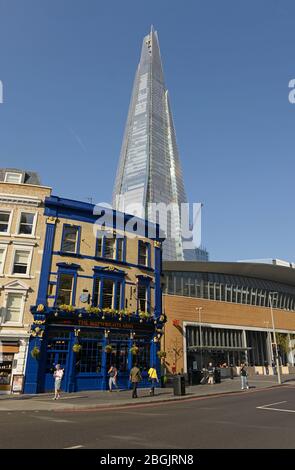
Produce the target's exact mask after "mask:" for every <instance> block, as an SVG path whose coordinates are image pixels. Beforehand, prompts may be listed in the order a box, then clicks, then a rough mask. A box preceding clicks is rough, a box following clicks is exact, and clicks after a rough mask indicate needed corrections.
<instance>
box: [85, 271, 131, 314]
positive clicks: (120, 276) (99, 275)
mask: <svg viewBox="0 0 295 470" xmlns="http://www.w3.org/2000/svg"><path fill="white" fill-rule="evenodd" d="M93 271H94V274H93V285H92V297H91V305H92V306H93V307H98V308H105V307H102V298H103V297H102V295H103V281H104V280H105V279H107V280H110V281H113V282H114V288H113V301H112V309H114V310H122V309H123V308H124V305H125V284H126V281H125V275H126V273H125V272H124V271H120V272H112V273H109V272H106V271H104V269H103V268H101V267H100V266H95V267H94V268H93ZM97 282H99V291H98V294H97V305H96V304H95V303H94V298H95V297H96V295H95V286H96V283H97ZM118 289H119V292H120V297H119V305H116V302H117V295H118Z"/></svg>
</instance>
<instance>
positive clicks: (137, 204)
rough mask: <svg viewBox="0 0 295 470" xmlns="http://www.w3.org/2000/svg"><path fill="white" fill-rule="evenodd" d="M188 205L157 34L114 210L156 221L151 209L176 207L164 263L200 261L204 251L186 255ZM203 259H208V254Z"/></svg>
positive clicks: (138, 79)
mask: <svg viewBox="0 0 295 470" xmlns="http://www.w3.org/2000/svg"><path fill="white" fill-rule="evenodd" d="M186 202H187V200H186V194H185V190H184V184H183V178H182V171H181V165H180V160H179V154H178V150H177V144H176V137H175V130H174V125H173V119H172V113H171V109H170V104H169V96H168V91H167V89H166V86H165V81H164V74H163V67H162V61H161V55H160V48H159V41H158V35H157V32H156V31H154V29H153V28H151V32H150V34H149V35H147V36H146V37H145V38H144V40H143V43H142V49H141V57H140V62H139V65H138V68H137V72H136V75H135V80H134V85H133V91H132V97H131V102H130V107H129V113H128V118H127V123H126V128H125V133H124V139H123V144H122V148H121V154H120V160H119V165H118V170H117V175H116V181H115V186H114V192H113V207H114V208H116V209H118V210H121V211H125V212H128V213H133V214H136V215H137V216H139V217H144V218H148V219H150V220H152V221H156V220H155V213H154V212H153V209H151V206H150V203H156V204H159V203H163V206H164V205H165V206H166V207H167V206H169V205H171V206H173V208H174V210H171V211H168V221H167V226H166V227H164V226H163V225H162V223H161V220H162V219H161V217H160V219H159V220H158V219H157V221H160V225H161V228H162V229H163V230H164V232H165V233H166V241H165V242H164V245H163V259H165V260H184V259H198V258H200V256H199V255H201V254H202V252H203V250H198V249H195V250H185V249H184V246H183V237H182V232H181V224H180V215H181V213H180V207H181V203H186ZM175 208H176V209H175ZM169 227H172V228H173V233H172V232H171V230H170V228H169ZM186 253H187V254H186ZM198 253H199V255H198ZM203 253H204V256H205V257H204V259H205V258H206V254H207V252H206V251H204V252H203Z"/></svg>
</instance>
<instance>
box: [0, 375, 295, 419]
mask: <svg viewBox="0 0 295 470" xmlns="http://www.w3.org/2000/svg"><path fill="white" fill-rule="evenodd" d="M288 384H289V385H295V375H286V376H283V385H282V386H286V385H288ZM249 385H250V390H249V392H243V393H251V392H253V391H255V390H256V391H257V390H263V389H266V388H270V387H276V386H278V384H277V377H276V376H271V377H269V376H254V377H250V378H249ZM240 391H241V390H240V378H239V377H236V378H235V379H234V380H231V379H224V380H222V382H221V383H220V384H214V385H208V384H206V385H195V386H189V387H186V395H185V396H174V394H173V389H172V388H162V389H161V388H159V389H156V392H155V396H154V397H150V396H149V389H139V391H138V399H132V398H131V393H132V392H131V390H122V391H118V392H117V391H113V392H111V393H110V392H107V391H103V392H101V391H89V392H77V393H64V394H63V395H62V397H61V399H60V400H56V401H54V400H53V399H52V396H53V394H48V393H42V394H39V395H0V412H1V411H6V412H13V411H18V412H20V411H21V412H24V411H35V412H37V411H83V410H85V411H86V410H91V409H104V408H109V407H114V406H116V407H119V406H120V407H121V406H128V405H142V404H147V403H159V402H168V401H177V400H186V399H190V398H196V397H205V396H210V395H220V394H228V393H237V392H240Z"/></svg>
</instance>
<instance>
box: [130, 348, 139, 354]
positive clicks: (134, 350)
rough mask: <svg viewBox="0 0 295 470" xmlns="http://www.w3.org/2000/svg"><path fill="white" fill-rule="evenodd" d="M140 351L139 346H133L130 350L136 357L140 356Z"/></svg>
mask: <svg viewBox="0 0 295 470" xmlns="http://www.w3.org/2000/svg"><path fill="white" fill-rule="evenodd" d="M138 351H139V348H138V346H132V347H131V348H130V352H131V354H132V355H133V356H136V354H138Z"/></svg>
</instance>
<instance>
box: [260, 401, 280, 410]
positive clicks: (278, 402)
mask: <svg viewBox="0 0 295 470" xmlns="http://www.w3.org/2000/svg"><path fill="white" fill-rule="evenodd" d="M281 403H287V402H286V400H285V401H276V402H275V403H269V405H261V406H257V408H265V407H266V406H272V405H280V404H281Z"/></svg>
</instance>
